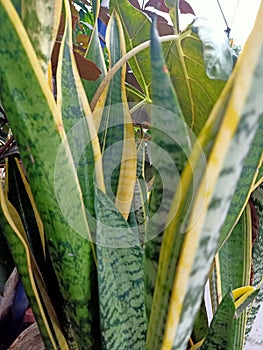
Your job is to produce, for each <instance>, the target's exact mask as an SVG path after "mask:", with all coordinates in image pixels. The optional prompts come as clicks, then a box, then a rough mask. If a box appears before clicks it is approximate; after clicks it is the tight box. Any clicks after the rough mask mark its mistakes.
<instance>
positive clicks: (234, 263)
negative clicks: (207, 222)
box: [218, 205, 252, 350]
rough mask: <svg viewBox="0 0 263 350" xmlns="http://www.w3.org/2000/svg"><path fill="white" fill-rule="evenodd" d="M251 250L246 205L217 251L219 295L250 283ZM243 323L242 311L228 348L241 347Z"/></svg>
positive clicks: (249, 217) (244, 319)
mask: <svg viewBox="0 0 263 350" xmlns="http://www.w3.org/2000/svg"><path fill="white" fill-rule="evenodd" d="M251 251H252V225H251V213H250V207H249V205H247V207H246V209H245V211H244V213H243V215H242V216H241V218H240V220H239V222H238V223H237V225H236V227H235V228H234V230H233V232H232V233H231V235H230V237H229V238H228V240H227V241H226V243H225V244H224V245H223V247H222V248H221V249H220V251H219V264H220V269H219V272H220V274H219V276H220V281H218V283H219V285H220V286H221V291H220V295H225V293H226V291H227V290H228V289H229V288H232V289H236V288H238V287H243V286H247V285H249V284H250V270H251ZM245 325H246V314H245V313H243V314H242V315H241V316H240V318H239V319H238V320H237V321H236V322H235V324H234V325H233V328H232V331H231V337H230V338H229V345H228V348H229V350H230V349H233V350H234V349H242V348H243V346H244V335H245Z"/></svg>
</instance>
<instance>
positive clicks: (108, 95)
mask: <svg viewBox="0 0 263 350" xmlns="http://www.w3.org/2000/svg"><path fill="white" fill-rule="evenodd" d="M106 42H107V46H108V47H109V52H110V57H109V58H110V66H113V65H114V64H115V63H116V62H117V61H118V60H119V59H120V58H121V57H122V56H123V55H124V54H125V42H124V37H123V31H122V27H121V22H120V19H119V16H118V15H117V14H116V13H113V14H112V16H111V20H110V22H109V24H108V31H107V36H106ZM125 74H126V68H125V66H123V67H122V68H121V69H120V70H119V71H118V72H117V73H116V75H115V76H114V77H113V78H112V80H111V81H110V83H109V85H108V86H106V89H105V90H104V92H103V96H102V97H101V99H100V101H99V103H98V104H97V105H96V108H95V110H94V118H95V123H96V125H97V126H98V135H99V139H100V145H101V150H102V162H103V174H104V181H105V187H106V193H107V194H108V195H109V197H110V198H111V199H112V201H114V202H115V205H116V207H117V208H118V209H119V211H120V212H121V213H122V215H123V216H124V217H125V218H126V219H127V218H128V216H129V212H130V207H131V203H132V199H133V189H134V183H135V179H136V147H135V141H134V133H133V126H132V120H131V116H130V112H129V107H128V103H127V98H126V92H125Z"/></svg>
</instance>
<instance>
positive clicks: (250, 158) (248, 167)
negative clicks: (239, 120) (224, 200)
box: [219, 124, 263, 248]
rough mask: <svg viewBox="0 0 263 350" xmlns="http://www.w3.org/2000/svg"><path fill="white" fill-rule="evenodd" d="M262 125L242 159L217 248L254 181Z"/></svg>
mask: <svg viewBox="0 0 263 350" xmlns="http://www.w3.org/2000/svg"><path fill="white" fill-rule="evenodd" d="M262 133H263V125H262V124H260V125H259V127H258V129H257V131H256V134H255V136H254V138H253V141H252V145H251V148H250V150H249V152H248V154H247V156H246V158H245V160H244V166H243V169H242V173H241V176H240V178H239V180H238V184H237V188H236V191H235V193H234V196H233V198H232V201H231V206H230V208H229V210H228V214H227V218H226V220H225V222H224V225H223V226H222V228H221V230H220V238H219V248H220V247H221V246H222V244H223V243H224V242H225V240H226V239H227V238H228V236H229V235H230V234H231V232H232V230H233V228H234V227H235V225H236V223H237V222H238V219H239V218H240V216H241V214H242V212H243V210H244V208H245V206H246V204H247V202H248V200H249V197H250V194H251V191H252V189H253V186H254V183H255V176H256V173H257V167H258V165H259V163H260V159H261V157H262Z"/></svg>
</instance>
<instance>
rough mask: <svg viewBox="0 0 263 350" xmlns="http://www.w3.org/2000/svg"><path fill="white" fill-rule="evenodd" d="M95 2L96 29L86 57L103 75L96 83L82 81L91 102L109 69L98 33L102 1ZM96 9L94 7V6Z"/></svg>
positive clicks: (94, 28)
mask: <svg viewBox="0 0 263 350" xmlns="http://www.w3.org/2000/svg"><path fill="white" fill-rule="evenodd" d="M94 2H95V9H94V12H95V13H94V23H95V24H94V27H93V31H92V34H91V38H90V40H89V45H88V48H87V51H86V54H85V57H86V58H87V59H89V60H91V61H93V62H96V65H97V67H98V68H99V69H100V70H101V74H100V76H99V78H98V79H97V80H96V81H92V82H90V81H88V80H82V82H83V86H84V89H85V92H86V94H87V98H88V100H89V101H92V98H93V96H94V94H95V92H96V90H97V88H98V87H99V85H100V83H101V81H102V80H103V78H104V76H105V74H106V72H107V69H106V65H105V59H104V55H103V51H102V48H101V44H100V39H99V31H98V17H99V10H100V1H99V0H96V1H94ZM93 8H94V5H93Z"/></svg>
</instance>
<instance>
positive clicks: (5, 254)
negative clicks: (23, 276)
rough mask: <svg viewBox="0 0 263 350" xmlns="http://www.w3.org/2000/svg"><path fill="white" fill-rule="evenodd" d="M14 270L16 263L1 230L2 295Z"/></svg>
mask: <svg viewBox="0 0 263 350" xmlns="http://www.w3.org/2000/svg"><path fill="white" fill-rule="evenodd" d="M13 269H14V261H13V258H12V255H11V253H10V251H9V248H8V245H7V243H6V239H5V237H4V235H3V233H2V232H1V230H0V295H1V294H2V293H3V290H4V286H5V283H6V281H7V280H8V278H9V276H10V275H11V272H12V271H13ZM0 313H1V312H0Z"/></svg>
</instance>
